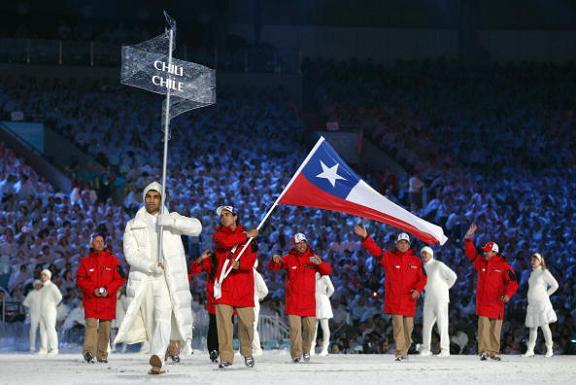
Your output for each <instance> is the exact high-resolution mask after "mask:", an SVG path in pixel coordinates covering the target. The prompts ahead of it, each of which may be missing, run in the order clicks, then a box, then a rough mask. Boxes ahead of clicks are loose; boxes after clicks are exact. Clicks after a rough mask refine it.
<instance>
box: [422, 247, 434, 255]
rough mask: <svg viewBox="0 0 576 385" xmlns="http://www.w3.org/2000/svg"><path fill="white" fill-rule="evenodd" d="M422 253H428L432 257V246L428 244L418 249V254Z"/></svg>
mask: <svg viewBox="0 0 576 385" xmlns="http://www.w3.org/2000/svg"><path fill="white" fill-rule="evenodd" d="M422 253H428V254H429V255H430V256H431V257H432V258H434V250H432V248H431V247H429V246H424V247H423V248H422V249H421V250H420V254H422Z"/></svg>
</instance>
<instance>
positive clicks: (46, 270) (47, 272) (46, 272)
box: [40, 269, 52, 279]
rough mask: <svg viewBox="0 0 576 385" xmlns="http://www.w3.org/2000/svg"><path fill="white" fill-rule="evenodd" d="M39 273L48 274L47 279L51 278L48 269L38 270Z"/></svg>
mask: <svg viewBox="0 0 576 385" xmlns="http://www.w3.org/2000/svg"><path fill="white" fill-rule="evenodd" d="M40 274H46V275H47V276H48V279H52V272H51V271H50V270H48V269H44V270H42V271H41V272H40Z"/></svg>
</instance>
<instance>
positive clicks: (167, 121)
mask: <svg viewBox="0 0 576 385" xmlns="http://www.w3.org/2000/svg"><path fill="white" fill-rule="evenodd" d="M173 37H174V31H173V29H172V28H170V40H169V43H168V71H170V69H171V68H172V43H173V42H172V40H173ZM168 78H170V73H168ZM166 88H167V89H168V90H167V91H166V108H165V111H164V159H163V161H162V192H161V194H162V195H161V196H160V213H161V214H164V203H165V202H166V167H167V165H168V140H169V137H170V135H169V130H170V87H166ZM163 230H164V228H163V227H162V226H160V233H159V234H158V262H162V261H163V259H164V258H163V255H162V234H163Z"/></svg>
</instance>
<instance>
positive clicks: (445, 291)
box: [420, 246, 457, 357]
mask: <svg viewBox="0 0 576 385" xmlns="http://www.w3.org/2000/svg"><path fill="white" fill-rule="evenodd" d="M420 254H421V256H422V262H423V265H424V270H425V271H426V275H427V277H428V282H427V283H426V287H425V288H424V290H425V293H426V295H425V297H424V321H423V326H422V348H421V350H420V355H422V356H429V355H431V354H432V353H431V352H430V341H431V339H432V328H433V327H434V323H436V325H437V326H438V330H439V332H440V354H439V356H440V357H447V356H449V355H450V336H449V335H448V303H449V302H450V294H449V290H450V288H451V287H452V286H453V285H454V283H455V282H456V278H457V276H456V273H454V271H452V269H450V268H449V267H448V266H446V264H444V263H443V262H440V261H437V260H435V259H434V252H433V251H432V249H431V248H430V247H428V246H425V247H423V248H422V250H421V251H420Z"/></svg>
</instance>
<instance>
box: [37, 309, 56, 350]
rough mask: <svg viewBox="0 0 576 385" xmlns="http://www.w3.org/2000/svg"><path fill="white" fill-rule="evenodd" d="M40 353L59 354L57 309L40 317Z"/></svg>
mask: <svg viewBox="0 0 576 385" xmlns="http://www.w3.org/2000/svg"><path fill="white" fill-rule="evenodd" d="M40 352H42V353H46V352H54V353H57V352H58V334H57V333H56V308H54V310H52V309H50V310H49V311H47V312H46V313H45V314H42V315H40Z"/></svg>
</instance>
